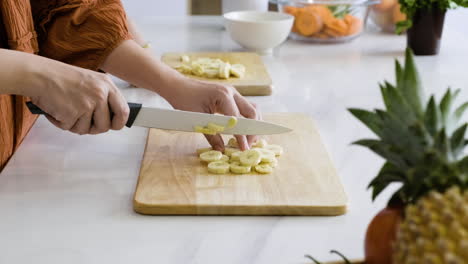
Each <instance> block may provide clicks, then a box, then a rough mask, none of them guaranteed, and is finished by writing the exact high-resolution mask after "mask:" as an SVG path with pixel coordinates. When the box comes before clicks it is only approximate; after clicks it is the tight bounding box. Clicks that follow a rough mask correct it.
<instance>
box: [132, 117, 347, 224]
mask: <svg viewBox="0 0 468 264" xmlns="http://www.w3.org/2000/svg"><path fill="white" fill-rule="evenodd" d="M264 119H265V120H267V121H270V122H275V123H278V124H280V125H284V126H287V127H290V128H292V129H294V131H293V132H290V133H287V134H281V135H272V136H267V137H265V139H266V140H267V141H268V142H270V143H271V144H279V145H281V146H282V147H283V148H284V154H283V155H282V156H281V157H279V160H278V161H279V162H278V166H277V167H276V168H275V171H274V172H273V173H272V174H267V175H261V174H256V173H252V174H247V175H235V174H228V175H216V174H210V173H208V172H207V168H206V165H205V164H202V163H201V162H200V161H199V159H198V156H197V155H196V153H195V151H196V149H197V148H203V147H208V143H207V142H206V140H205V138H204V137H203V136H202V135H201V134H196V133H188V132H175V131H163V130H158V129H150V131H149V136H148V142H147V145H146V151H145V154H144V158H143V162H142V166H141V170H140V177H139V180H138V184H137V187H136V191H135V196H134V209H135V211H136V212H138V213H141V214H152V215H340V214H344V213H345V212H346V206H347V198H346V194H345V192H344V190H343V186H342V184H341V182H340V178H339V177H338V175H337V174H336V170H335V168H334V167H333V164H332V162H331V160H330V158H329V157H328V154H327V152H326V150H325V148H324V146H323V144H322V142H321V140H320V136H319V134H318V131H317V129H316V128H315V126H314V124H313V122H312V120H311V119H310V118H309V117H307V116H306V115H303V114H292V113H274V114H267V115H265V117H264Z"/></svg>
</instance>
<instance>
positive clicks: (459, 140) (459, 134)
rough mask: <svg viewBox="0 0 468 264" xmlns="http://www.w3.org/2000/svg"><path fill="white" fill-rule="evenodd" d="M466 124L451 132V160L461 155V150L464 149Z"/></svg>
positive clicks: (467, 125)
mask: <svg viewBox="0 0 468 264" xmlns="http://www.w3.org/2000/svg"><path fill="white" fill-rule="evenodd" d="M467 127H468V124H467V123H465V124H464V125H462V126H461V127H459V128H457V129H456V130H455V132H453V135H452V138H451V139H450V145H451V149H452V153H453V158H454V159H455V160H456V159H458V157H459V156H460V155H461V154H463V149H464V147H465V134H466V128H467Z"/></svg>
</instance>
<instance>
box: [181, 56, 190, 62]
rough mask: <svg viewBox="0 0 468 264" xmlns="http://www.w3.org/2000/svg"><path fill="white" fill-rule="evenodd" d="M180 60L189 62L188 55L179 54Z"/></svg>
mask: <svg viewBox="0 0 468 264" xmlns="http://www.w3.org/2000/svg"><path fill="white" fill-rule="evenodd" d="M180 61H181V62H183V63H189V62H190V57H189V56H187V55H182V56H180Z"/></svg>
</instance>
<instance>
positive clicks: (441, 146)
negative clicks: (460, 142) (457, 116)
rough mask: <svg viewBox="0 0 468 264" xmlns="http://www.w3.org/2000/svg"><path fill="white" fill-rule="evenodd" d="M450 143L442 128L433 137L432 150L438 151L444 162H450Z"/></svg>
mask: <svg viewBox="0 0 468 264" xmlns="http://www.w3.org/2000/svg"><path fill="white" fill-rule="evenodd" d="M450 147H451V146H450V142H449V139H448V137H447V134H446V133H445V129H444V128H442V129H441V130H440V131H439V132H438V133H437V134H436V136H435V140H434V148H435V149H436V150H437V151H438V153H439V154H440V155H442V156H443V158H444V160H445V161H446V162H447V161H450V160H452V157H451V155H450Z"/></svg>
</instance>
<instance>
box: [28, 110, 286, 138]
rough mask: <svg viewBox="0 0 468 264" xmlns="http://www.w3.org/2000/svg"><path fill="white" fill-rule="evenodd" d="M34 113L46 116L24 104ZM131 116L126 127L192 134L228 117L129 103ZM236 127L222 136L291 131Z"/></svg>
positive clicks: (241, 122)
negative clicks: (196, 129) (199, 128)
mask: <svg viewBox="0 0 468 264" xmlns="http://www.w3.org/2000/svg"><path fill="white" fill-rule="evenodd" d="M26 105H27V107H28V108H29V111H31V113H33V114H38V115H40V114H47V113H46V112H44V111H42V110H41V109H40V108H39V107H38V106H36V105H35V104H33V103H32V102H26ZM128 106H129V108H130V114H129V117H128V121H127V124H126V126H127V127H132V126H133V125H135V126H141V127H150V128H159V129H164V130H177V131H187V132H195V130H194V128H195V126H206V125H207V124H208V123H214V124H217V125H222V126H225V125H226V124H227V123H228V121H229V119H231V117H230V116H224V115H216V114H205V113H197V112H188V111H181V110H170V109H162V108H152V107H143V106H142V105H141V104H136V103H128ZM236 118H237V124H236V126H234V127H233V128H226V129H225V130H224V131H223V132H222V134H227V135H272V134H281V133H287V132H290V131H292V129H290V128H287V127H284V126H280V125H276V124H273V123H269V122H265V121H259V120H255V119H248V118H242V117H236Z"/></svg>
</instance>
